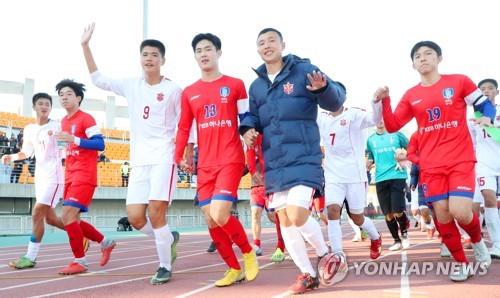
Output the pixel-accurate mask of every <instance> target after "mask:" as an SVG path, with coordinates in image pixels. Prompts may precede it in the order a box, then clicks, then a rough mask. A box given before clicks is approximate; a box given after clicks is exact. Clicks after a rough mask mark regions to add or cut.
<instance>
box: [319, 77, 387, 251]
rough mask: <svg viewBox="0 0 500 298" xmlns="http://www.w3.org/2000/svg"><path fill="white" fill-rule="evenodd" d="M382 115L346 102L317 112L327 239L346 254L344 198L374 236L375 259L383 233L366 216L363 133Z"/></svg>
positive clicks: (356, 218)
mask: <svg viewBox="0 0 500 298" xmlns="http://www.w3.org/2000/svg"><path fill="white" fill-rule="evenodd" d="M337 83H338V84H339V85H340V86H341V87H342V88H343V89H344V91H345V92H346V91H347V90H346V88H345V86H344V85H343V84H341V83H339V82H337ZM346 93H347V92H346ZM376 108H379V109H381V105H380V104H378V105H374V106H373V109H376ZM375 115H377V116H378V118H377V117H375ZM379 115H380V116H379ZM381 118H382V117H381V112H379V113H370V112H367V111H364V110H361V109H357V108H345V107H344V106H341V107H340V108H339V109H338V110H336V111H333V112H321V113H320V114H319V116H318V119H317V122H318V127H319V132H320V135H321V139H322V141H323V146H324V148H325V164H324V168H325V204H326V208H327V212H328V239H329V240H330V245H331V247H332V250H333V252H335V253H341V254H344V252H343V248H342V230H341V229H340V214H341V208H342V205H343V204H344V200H346V201H347V204H348V206H349V217H350V218H351V219H352V221H353V222H354V224H355V225H356V226H359V227H360V228H362V229H363V230H364V231H365V232H366V233H367V234H368V236H369V237H370V239H371V245H370V257H371V258H372V259H376V258H378V257H379V256H380V254H381V252H382V236H381V235H380V234H379V233H378V231H377V229H376V228H375V225H374V224H373V222H372V220H371V219H369V218H368V217H365V216H364V211H365V207H366V195H367V187H368V185H367V181H368V177H367V175H366V164H365V138H364V136H363V134H362V131H363V129H365V128H368V127H373V126H374V125H375V124H376V123H378V122H380V121H381ZM377 168H378V167H377ZM377 177H378V176H377ZM360 234H361V233H360Z"/></svg>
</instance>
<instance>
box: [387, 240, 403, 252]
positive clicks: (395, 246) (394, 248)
mask: <svg viewBox="0 0 500 298" xmlns="http://www.w3.org/2000/svg"><path fill="white" fill-rule="evenodd" d="M401 247H402V245H401V242H400V241H395V242H394V244H393V245H392V246H391V247H389V250H390V251H397V250H401Z"/></svg>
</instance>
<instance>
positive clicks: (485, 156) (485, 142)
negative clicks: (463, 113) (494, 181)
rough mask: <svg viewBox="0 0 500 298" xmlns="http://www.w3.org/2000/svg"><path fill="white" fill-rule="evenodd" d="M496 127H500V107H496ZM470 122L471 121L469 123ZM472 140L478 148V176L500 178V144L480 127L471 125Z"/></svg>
mask: <svg viewBox="0 0 500 298" xmlns="http://www.w3.org/2000/svg"><path fill="white" fill-rule="evenodd" d="M496 111H497V112H496V117H495V123H494V125H495V127H499V126H500V106H498V105H497V106H496ZM469 122H470V121H469ZM469 129H470V132H471V136H472V140H473V141H474V145H475V147H476V159H477V164H476V176H477V177H488V176H500V159H499V158H498V157H499V156H500V144H499V143H497V142H496V141H495V140H494V139H493V138H492V137H490V136H489V135H488V134H487V133H486V131H485V130H484V129H483V128H482V127H481V126H479V125H473V124H470V123H469Z"/></svg>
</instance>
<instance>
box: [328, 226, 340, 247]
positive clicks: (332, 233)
mask: <svg viewBox="0 0 500 298" xmlns="http://www.w3.org/2000/svg"><path fill="white" fill-rule="evenodd" d="M328 240H330V246H331V247H332V251H333V252H342V230H341V229H340V220H338V219H334V220H331V219H329V220H328Z"/></svg>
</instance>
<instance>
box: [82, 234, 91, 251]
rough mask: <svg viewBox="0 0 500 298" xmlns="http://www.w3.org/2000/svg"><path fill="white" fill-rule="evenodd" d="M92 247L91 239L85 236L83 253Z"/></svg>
mask: <svg viewBox="0 0 500 298" xmlns="http://www.w3.org/2000/svg"><path fill="white" fill-rule="evenodd" d="M89 247H90V240H89V239H88V238H85V237H83V253H87V250H89Z"/></svg>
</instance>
